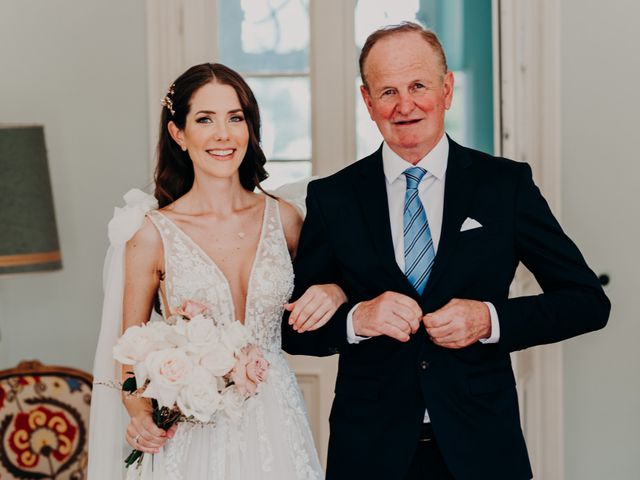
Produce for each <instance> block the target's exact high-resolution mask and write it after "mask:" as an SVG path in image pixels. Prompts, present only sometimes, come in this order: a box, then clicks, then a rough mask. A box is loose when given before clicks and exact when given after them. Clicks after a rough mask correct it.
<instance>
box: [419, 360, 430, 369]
mask: <svg viewBox="0 0 640 480" xmlns="http://www.w3.org/2000/svg"><path fill="white" fill-rule="evenodd" d="M427 368H429V362H427V361H426V360H423V361H421V362H420V369H421V370H426V369H427Z"/></svg>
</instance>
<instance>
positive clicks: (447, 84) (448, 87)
mask: <svg viewBox="0 0 640 480" xmlns="http://www.w3.org/2000/svg"><path fill="white" fill-rule="evenodd" d="M453 83H454V81H453V72H452V71H448V72H447V73H445V74H444V82H443V86H442V87H443V89H444V108H446V109H447V110H449V108H451V102H452V101H453Z"/></svg>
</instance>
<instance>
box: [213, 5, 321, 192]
mask: <svg viewBox="0 0 640 480" xmlns="http://www.w3.org/2000/svg"><path fill="white" fill-rule="evenodd" d="M308 3H309V1H308V0H242V1H219V2H218V26H219V28H218V56H219V61H220V62H221V63H224V64H225V65H228V66H229V67H231V68H233V69H234V70H236V71H238V72H239V73H240V74H241V75H242V76H243V77H244V78H245V79H246V80H247V83H249V85H250V86H251V89H252V90H253V93H254V94H255V96H256V99H257V101H258V104H259V105H260V114H261V117H262V148H263V149H264V152H265V155H266V156H267V159H268V161H269V165H268V171H269V173H270V177H269V178H268V179H267V180H266V181H265V182H264V183H263V186H265V187H266V188H274V187H277V186H279V185H281V184H283V183H287V182H291V181H294V180H297V179H301V178H305V177H308V176H310V175H311V141H312V140H311V86H310V83H311V82H310V78H309V5H308Z"/></svg>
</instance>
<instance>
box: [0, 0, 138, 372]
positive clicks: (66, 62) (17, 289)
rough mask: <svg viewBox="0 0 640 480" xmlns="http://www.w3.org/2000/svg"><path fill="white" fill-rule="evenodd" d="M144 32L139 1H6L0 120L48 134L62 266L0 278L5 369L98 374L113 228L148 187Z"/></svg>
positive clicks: (1, 16)
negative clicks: (30, 364) (65, 368)
mask: <svg viewBox="0 0 640 480" xmlns="http://www.w3.org/2000/svg"><path fill="white" fill-rule="evenodd" d="M144 25H145V16H144V2H143V1H142V0H137V1H134V0H110V1H108V2H107V1H101V0H48V1H41V0H0V122H38V123H43V124H44V125H45V136H46V142H47V146H48V151H49V167H50V170H51V177H52V183H53V194H54V198H55V210H56V215H57V221H58V232H59V235H60V242H61V247H62V255H63V263H64V269H63V270H62V271H60V272H55V273H48V274H30V275H21V276H15V277H11V278H9V277H1V276H0V334H1V335H2V339H1V340H0V369H2V368H8V367H11V366H13V365H15V364H17V363H18V362H19V361H20V360H22V359H30V358H37V359H40V360H42V361H43V362H46V363H52V364H61V365H69V366H75V367H78V368H82V369H84V370H91V366H92V362H93V351H94V348H95V343H96V338H97V333H98V326H99V321H100V311H101V303H102V294H101V288H102V286H101V285H102V279H101V272H102V260H103V258H104V252H105V249H106V246H107V240H106V224H107V221H108V219H109V218H110V217H111V214H112V209H113V206H114V205H115V204H120V203H122V199H121V196H122V194H123V193H124V192H126V190H127V189H128V188H129V187H130V186H145V185H147V184H148V177H149V171H148V170H149V161H148V159H147V143H146V142H147V138H148V137H147V117H146V115H147V93H146V92H147V79H146V61H145V29H144ZM0 175H2V172H0ZM0 194H1V192H0ZM1 234H2V233H1V227H0V235H1Z"/></svg>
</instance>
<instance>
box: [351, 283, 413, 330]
mask: <svg viewBox="0 0 640 480" xmlns="http://www.w3.org/2000/svg"><path fill="white" fill-rule="evenodd" d="M421 317H422V310H421V309H420V306H419V305H418V303H417V302H416V301H415V300H414V299H413V298H411V297H407V296H406V295H402V294H400V293H396V292H384V293H383V294H382V295H378V296H377V297H376V298H374V299H373V300H369V301H366V302H362V303H360V304H359V305H358V307H357V308H356V310H355V312H353V330H354V332H355V334H356V335H358V336H361V337H377V336H379V335H387V336H389V337H391V338H395V339H396V340H400V341H401V342H408V341H409V335H410V334H412V333H416V332H417V331H418V328H419V327H420V320H421Z"/></svg>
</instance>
